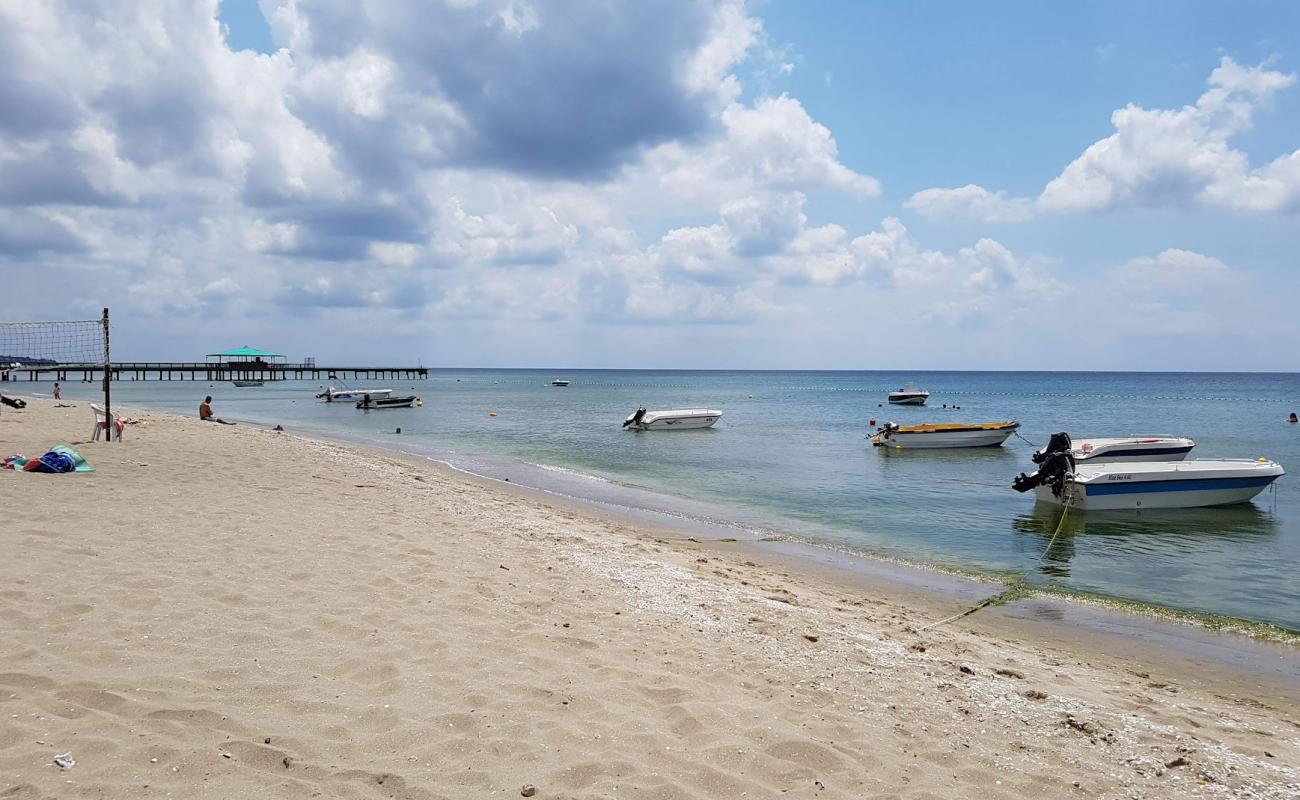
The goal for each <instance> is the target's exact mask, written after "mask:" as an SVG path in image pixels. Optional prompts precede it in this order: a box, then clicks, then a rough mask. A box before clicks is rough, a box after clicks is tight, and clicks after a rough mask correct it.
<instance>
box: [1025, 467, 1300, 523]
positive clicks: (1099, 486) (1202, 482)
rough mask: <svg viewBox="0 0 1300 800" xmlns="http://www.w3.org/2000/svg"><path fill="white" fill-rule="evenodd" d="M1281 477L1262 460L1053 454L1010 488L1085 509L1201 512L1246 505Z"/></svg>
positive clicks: (1050, 501)
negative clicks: (1088, 458) (1084, 460)
mask: <svg viewBox="0 0 1300 800" xmlns="http://www.w3.org/2000/svg"><path fill="white" fill-rule="evenodd" d="M1285 474H1286V470H1285V469H1283V468H1282V465H1281V464H1278V463H1277V462H1276V461H1270V460H1269V459H1267V458H1260V459H1253V460H1252V459H1248V458H1196V459H1192V460H1190V461H1143V462H1136V463H1118V464H1116V463H1111V464H1078V465H1075V464H1072V463H1071V459H1070V458H1069V456H1068V455H1067V454H1063V453H1054V454H1052V455H1050V456H1049V457H1048V458H1047V459H1046V460H1045V461H1044V463H1043V466H1042V467H1041V468H1040V469H1039V470H1038V472H1036V473H1035V474H1033V475H1024V474H1022V475H1020V476H1018V477H1017V478H1016V480H1015V481H1014V482H1013V483H1012V487H1013V488H1015V489H1016V490H1017V491H1020V492H1025V491H1029V490H1030V489H1033V490H1034V495H1035V497H1036V498H1037V499H1038V500H1040V501H1043V502H1047V503H1056V504H1057V505H1068V506H1069V507H1070V508H1071V509H1076V508H1077V509H1081V510H1085V511H1110V510H1116V509H1147V508H1201V507H1204V506H1227V505H1234V504H1236V503H1246V502H1249V501H1250V500H1251V499H1253V498H1254V497H1255V496H1256V495H1258V494H1259V493H1260V492H1262V491H1264V490H1265V489H1266V488H1268V487H1269V486H1270V485H1271V484H1272V483H1273V481H1275V480H1277V479H1278V478H1280V477H1282V476H1283V475H1285Z"/></svg>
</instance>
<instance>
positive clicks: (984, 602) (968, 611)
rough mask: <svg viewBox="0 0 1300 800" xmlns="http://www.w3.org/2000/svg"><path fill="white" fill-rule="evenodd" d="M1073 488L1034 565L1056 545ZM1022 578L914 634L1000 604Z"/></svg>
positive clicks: (1068, 508)
mask: <svg viewBox="0 0 1300 800" xmlns="http://www.w3.org/2000/svg"><path fill="white" fill-rule="evenodd" d="M1070 483H1073V481H1070ZM1073 488H1074V487H1073V486H1070V487H1069V490H1068V493H1067V494H1066V497H1065V503H1064V504H1063V505H1062V507H1061V518H1060V519H1059V520H1057V523H1056V530H1055V531H1054V532H1053V533H1052V538H1051V539H1049V540H1048V541H1047V547H1046V548H1044V549H1043V553H1042V555H1040V556H1039V557H1038V560H1037V561H1035V562H1034V563H1036V564H1041V563H1042V562H1043V559H1044V558H1047V554H1048V553H1050V552H1052V545H1054V544H1056V537H1058V536H1060V535H1061V530H1062V529H1063V528H1065V518H1066V516H1067V515H1069V513H1070V505H1071V504H1072V503H1073V502H1074V492H1073ZM1062 491H1063V492H1067V490H1066V489H1063V490H1062ZM1024 577H1025V576H1024V575H1023V574H1022V573H1017V574H1016V580H1014V581H1011V582H1009V583H1008V585H1007V588H1006V589H1004V590H1002V591H1001V592H998V593H997V594H995V595H993V596H992V597H986V598H984V599H983V600H981V601H979V602H978V603H976V604H975V605H973V606H971V607H970V608H968V609H966V610H964V611H962V612H960V613H957V614H953V615H952V616H951V617H948V618H947V619H941V620H939V621H938V622H931V623H930V624H929V625H925V626H923V627H920V628H917V629H916V632H917V633H921V632H923V631H928V630H930V629H931V628H937V627H939V626H940V625H947V624H948V623H949V622H954V621H956V620H959V619H961V618H962V617H968V616H970V615H971V614H974V613H975V612H976V611H979V610H980V609H981V608H987V607H988V606H991V605H993V604H994V603H998V602H1001V601H1002V600H1003V599H1004V598H1005V597H1006V596H1007V595H1008V594H1012V593H1018V592H1019V591H1020V590H1021V587H1023V585H1024V583H1025V580H1024Z"/></svg>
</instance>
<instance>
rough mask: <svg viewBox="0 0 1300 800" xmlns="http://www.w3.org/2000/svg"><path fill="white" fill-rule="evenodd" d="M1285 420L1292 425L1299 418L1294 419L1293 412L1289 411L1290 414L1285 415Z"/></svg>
mask: <svg viewBox="0 0 1300 800" xmlns="http://www.w3.org/2000/svg"><path fill="white" fill-rule="evenodd" d="M1286 421H1287V422H1289V423H1291V424H1292V425H1294V424H1296V422H1300V419H1296V415H1295V412H1294V411H1292V412H1291V416H1289V417H1287V418H1286Z"/></svg>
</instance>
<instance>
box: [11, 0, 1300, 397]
mask: <svg viewBox="0 0 1300 800" xmlns="http://www.w3.org/2000/svg"><path fill="white" fill-rule="evenodd" d="M1297 74H1300V4H1297V3H1294V2H1290V0H1278V1H1277V2H1246V3H1241V2H1211V1H1210V0H1207V1H1206V2H1200V3H1195V4H1186V3H1174V2H1140V1H1139V2H1134V1H1133V0H1129V1H1128V2H1094V3H1086V4H1075V6H1072V7H1064V6H1061V5H1060V4H1051V3H1041V2H1033V3H1031V2H998V3H971V2H959V1H958V0H937V1H936V2H928V3H906V4H905V3H893V2H834V1H832V0H822V1H821V2H815V3H807V2H792V1H788V0H766V1H765V2H741V1H740V0H714V1H712V2H709V1H706V0H657V2H655V3H626V2H614V1H613V0H609V1H608V2H606V1H604V0H589V2H585V3H583V4H582V11H581V13H575V8H574V5H573V4H572V3H571V2H569V1H568V0H443V2H415V0H405V1H401V2H399V1H398V0H387V1H385V0H375V2H372V3H364V4H363V3H356V2H353V0H222V2H217V0H174V1H172V0H131V1H130V2H127V1H126V0H48V2H43V3H24V2H20V1H19V0H0V320H44V319H48V320H58V319H90V318H96V317H98V315H99V311H100V309H101V308H103V307H105V306H107V307H110V308H111V309H112V315H113V320H114V329H113V343H114V357H115V358H117V359H121V360H145V359H159V360H190V359H195V358H197V357H200V356H202V354H204V353H207V352H212V351H214V350H217V349H224V348H227V347H233V346H238V345H243V344H251V345H253V346H256V347H262V348H266V349H271V350H275V351H277V352H282V353H285V354H287V355H288V356H289V358H290V360H297V359H298V358H300V357H303V356H311V357H314V358H315V359H316V360H317V362H318V363H322V364H326V363H330V362H334V363H338V362H344V361H346V362H356V361H361V362H364V363H380V362H383V363H399V364H408V363H409V364H413V365H414V364H422V365H425V366H434V367H555V368H562V367H570V368H580V367H611V368H701V369H916V370H923V369H1049V370H1051V369H1077V370H1110V369H1114V370H1242V371H1249V370H1262V371H1300V313H1297V309H1296V306H1297V302H1298V301H1300V272H1297V269H1296V262H1297V258H1300V256H1298V255H1297V254H1300V85H1298V83H1297Z"/></svg>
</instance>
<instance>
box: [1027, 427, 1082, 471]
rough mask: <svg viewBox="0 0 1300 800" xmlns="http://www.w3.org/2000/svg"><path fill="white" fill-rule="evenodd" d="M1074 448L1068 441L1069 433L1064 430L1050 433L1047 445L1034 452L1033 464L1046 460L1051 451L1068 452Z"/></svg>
mask: <svg viewBox="0 0 1300 800" xmlns="http://www.w3.org/2000/svg"><path fill="white" fill-rule="evenodd" d="M1072 449H1074V444H1073V443H1072V442H1071V441H1070V434H1068V433H1066V432H1065V431H1061V432H1060V433H1054V434H1052V438H1050V439H1048V440H1047V447H1044V448H1043V449H1042V450H1039V451H1038V452H1037V453H1034V455H1033V456H1032V458H1033V459H1034V463H1035V464H1041V463H1043V462H1044V461H1046V460H1047V457H1048V456H1050V455H1051V454H1052V453H1068V452H1070V451H1071V450H1072Z"/></svg>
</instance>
